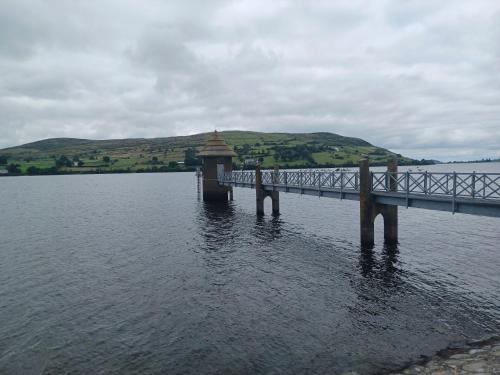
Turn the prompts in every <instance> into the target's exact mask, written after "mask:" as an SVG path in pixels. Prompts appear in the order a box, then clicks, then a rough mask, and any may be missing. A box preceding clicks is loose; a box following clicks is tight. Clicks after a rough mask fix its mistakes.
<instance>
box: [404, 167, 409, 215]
mask: <svg viewBox="0 0 500 375" xmlns="http://www.w3.org/2000/svg"><path fill="white" fill-rule="evenodd" d="M405 185H406V186H405V188H406V208H408V200H409V195H410V172H408V171H406V174H405Z"/></svg>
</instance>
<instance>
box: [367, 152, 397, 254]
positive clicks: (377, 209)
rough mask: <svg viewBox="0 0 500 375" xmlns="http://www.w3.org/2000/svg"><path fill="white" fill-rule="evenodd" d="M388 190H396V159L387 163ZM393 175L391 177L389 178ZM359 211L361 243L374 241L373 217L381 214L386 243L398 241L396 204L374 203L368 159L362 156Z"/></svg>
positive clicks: (372, 243)
mask: <svg viewBox="0 0 500 375" xmlns="http://www.w3.org/2000/svg"><path fill="white" fill-rule="evenodd" d="M387 172H388V174H387V175H388V178H389V181H387V186H389V191H397V182H396V180H395V179H396V178H397V172H398V166H397V162H396V160H394V159H392V160H389V162H388V164H387ZM391 177H393V178H394V179H393V178H391ZM359 180H360V185H359V186H360V189H359V213H360V237H361V245H362V246H367V247H371V246H373V245H374V243H375V229H374V227H375V219H376V217H377V216H378V215H379V214H381V215H382V217H383V219H384V240H385V242H386V243H388V244H395V243H397V242H398V206H395V205H390V204H382V203H376V202H375V199H374V197H373V195H372V192H371V181H372V177H371V175H370V168H369V160H368V158H366V157H363V159H361V161H360V162H359Z"/></svg>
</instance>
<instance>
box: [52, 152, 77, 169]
mask: <svg viewBox="0 0 500 375" xmlns="http://www.w3.org/2000/svg"><path fill="white" fill-rule="evenodd" d="M71 166H73V163H72V162H71V160H69V159H68V157H67V156H65V155H61V156H60V157H59V159H56V167H57V168H60V167H71Z"/></svg>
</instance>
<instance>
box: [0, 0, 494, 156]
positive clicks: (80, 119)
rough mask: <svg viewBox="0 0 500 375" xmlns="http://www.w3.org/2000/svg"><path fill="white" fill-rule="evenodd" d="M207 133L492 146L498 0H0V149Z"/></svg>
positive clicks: (431, 146) (455, 150)
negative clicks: (50, 141) (51, 141)
mask: <svg viewBox="0 0 500 375" xmlns="http://www.w3.org/2000/svg"><path fill="white" fill-rule="evenodd" d="M214 129H217V130H229V129H231V130H232V129H239V130H253V131H267V132H270V131H272V132H325V131H326V132H333V133H338V134H341V135H345V136H352V137H359V138H363V139H365V140H367V141H369V142H370V143H373V144H375V145H377V146H381V147H385V148H388V149H390V150H392V151H395V152H398V153H401V154H403V155H405V156H410V157H413V158H418V159H421V158H428V159H430V158H432V159H438V160H443V161H448V160H471V159H478V158H484V157H500V1H498V0H489V1H487V0H474V1H471V0H450V1H435V0H432V1H427V0H367V1H360V0H345V1H344V0H335V1H332V0H327V1H321V0H315V1H312V0H309V1H306V0H303V1H300V0H297V1H291V0H289V1H282V0H274V1H270V0H262V1H261V0H248V1H229V0H211V1H205V0H199V1H191V0H182V1H165V0H72V1H67V0H0V147H8V146H14V145H19V144H23V143H27V142H32V141H36V140H40V139H45V138H53V137H73V138H90V139H110V138H130V137H139V138H142V137H165V136H173V135H187V134H195V133H199V132H206V131H212V130H214Z"/></svg>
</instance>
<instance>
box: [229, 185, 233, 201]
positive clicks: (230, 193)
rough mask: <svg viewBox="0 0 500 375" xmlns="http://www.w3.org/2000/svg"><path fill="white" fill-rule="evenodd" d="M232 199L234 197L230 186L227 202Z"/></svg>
mask: <svg viewBox="0 0 500 375" xmlns="http://www.w3.org/2000/svg"><path fill="white" fill-rule="evenodd" d="M233 199H234V195H233V187H232V186H231V187H230V188H229V200H230V201H231V202H232V201H233Z"/></svg>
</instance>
